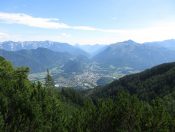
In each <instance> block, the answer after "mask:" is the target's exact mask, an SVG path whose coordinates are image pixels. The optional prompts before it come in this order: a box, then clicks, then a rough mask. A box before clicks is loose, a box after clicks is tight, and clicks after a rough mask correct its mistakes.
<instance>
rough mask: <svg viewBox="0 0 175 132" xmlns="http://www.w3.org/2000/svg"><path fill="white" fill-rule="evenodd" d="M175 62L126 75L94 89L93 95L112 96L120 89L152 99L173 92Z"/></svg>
mask: <svg viewBox="0 0 175 132" xmlns="http://www.w3.org/2000/svg"><path fill="white" fill-rule="evenodd" d="M174 86H175V62H173V63H165V64H161V65H159V66H156V67H153V68H151V69H147V70H145V71H143V72H141V73H137V74H133V75H127V76H125V77H123V78H120V79H119V80H116V81H114V82H112V83H111V84H109V85H107V86H105V87H104V88H97V89H95V90H94V91H95V94H94V95H95V96H100V97H114V96H116V94H117V93H118V92H119V91H120V90H124V91H125V90H126V91H128V92H129V93H130V94H132V95H133V94H134V95H137V96H138V97H139V98H140V99H144V100H152V99H155V98H156V97H160V98H162V97H164V96H166V95H169V94H171V93H173V92H175V87H174Z"/></svg>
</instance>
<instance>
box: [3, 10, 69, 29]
mask: <svg viewBox="0 0 175 132" xmlns="http://www.w3.org/2000/svg"><path fill="white" fill-rule="evenodd" d="M0 20H1V21H3V22H6V23H15V24H23V25H26V26H30V27H39V28H50V29H58V28H69V26H68V25H66V24H64V23H61V22H59V21H58V19H52V18H39V17H32V16H30V15H27V14H23V13H4V12H0Z"/></svg>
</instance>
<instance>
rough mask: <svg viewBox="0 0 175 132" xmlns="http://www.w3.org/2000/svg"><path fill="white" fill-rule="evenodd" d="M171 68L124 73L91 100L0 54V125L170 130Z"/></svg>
mask: <svg viewBox="0 0 175 132" xmlns="http://www.w3.org/2000/svg"><path fill="white" fill-rule="evenodd" d="M174 72H175V63H169V64H163V65H160V66H157V67H154V68H152V69H148V70H146V71H144V72H142V73H138V74H135V75H130V76H126V77H124V78H122V79H120V80H119V81H114V82H113V83H111V84H110V85H108V86H106V87H104V88H101V89H102V91H103V95H105V96H103V98H101V97H100V98H96V100H94V98H91V97H90V96H84V93H86V91H75V90H74V89H71V88H62V89H57V88H55V87H54V81H53V79H52V77H51V75H50V74H49V71H48V72H47V75H46V78H45V83H44V84H43V85H41V83H40V82H37V83H31V82H30V81H29V80H28V77H27V74H28V68H24V67H23V68H17V69H16V68H15V69H14V68H13V66H12V65H11V64H10V63H9V62H7V61H6V60H5V59H4V58H2V57H0V108H1V109H0V131H18V132H33V131H51V132H55V131H60V132H64V131H70V132H82V131H85V132H87V131H88V132H107V131H109V132H115V131H117V132H118V131H130V132H133V131H143V132H147V131H163V132H164V131H170V132H173V131H174V130H175V125H174V120H175V118H174V117H175V110H174V106H175V96H174V95H175V89H174V83H175V82H174V78H175V73H174ZM9 78H10V79H9ZM138 80H139V81H138ZM164 80H165V81H164ZM148 86H149V87H148ZM115 89H117V92H116V91H115ZM107 90H108V91H107ZM123 90H127V91H128V92H127V91H125V92H124V91H123ZM91 92H92V91H91ZM154 92H155V94H154ZM133 94H134V95H133ZM98 95H99V93H98ZM111 96H113V98H111ZM97 97H98V96H97Z"/></svg>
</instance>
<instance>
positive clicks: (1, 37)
mask: <svg viewBox="0 0 175 132" xmlns="http://www.w3.org/2000/svg"><path fill="white" fill-rule="evenodd" d="M8 37H9V35H8V34H6V33H1V32H0V40H5V39H7V38H8Z"/></svg>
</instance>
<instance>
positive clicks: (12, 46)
mask: <svg viewBox="0 0 175 132" xmlns="http://www.w3.org/2000/svg"><path fill="white" fill-rule="evenodd" d="M39 47H42V48H47V49H50V50H52V51H56V52H67V53H69V54H72V55H86V56H87V55H88V54H87V53H86V52H85V51H83V50H81V49H80V48H78V47H75V46H72V45H70V44H67V43H60V42H53V41H24V42H14V41H5V42H1V43H0V49H4V50H7V51H18V50H22V49H26V50H29V49H37V48H39Z"/></svg>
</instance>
